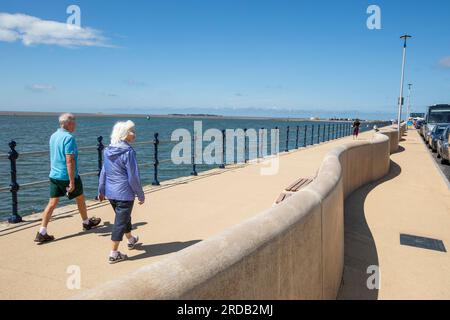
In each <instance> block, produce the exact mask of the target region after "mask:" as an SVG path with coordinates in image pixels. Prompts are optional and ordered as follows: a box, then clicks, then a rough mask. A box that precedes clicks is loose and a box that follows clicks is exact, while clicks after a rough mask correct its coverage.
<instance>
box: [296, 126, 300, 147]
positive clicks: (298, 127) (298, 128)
mask: <svg viewBox="0 0 450 320" xmlns="http://www.w3.org/2000/svg"><path fill="white" fill-rule="evenodd" d="M299 130H300V126H297V137H296V138H295V149H298V132H299Z"/></svg>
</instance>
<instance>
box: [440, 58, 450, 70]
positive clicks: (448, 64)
mask: <svg viewBox="0 0 450 320" xmlns="http://www.w3.org/2000/svg"><path fill="white" fill-rule="evenodd" d="M439 65H440V66H441V67H444V68H450V56H448V57H445V58H443V59H442V60H441V61H439Z"/></svg>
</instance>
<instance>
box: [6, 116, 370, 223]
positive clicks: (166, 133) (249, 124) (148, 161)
mask: <svg viewBox="0 0 450 320" xmlns="http://www.w3.org/2000/svg"><path fill="white" fill-rule="evenodd" d="M118 120H126V119H118V118H116V117H79V118H78V121H77V131H76V132H75V137H76V140H77V144H78V147H79V148H80V147H85V146H96V144H97V137H98V136H103V137H105V139H104V144H105V145H107V144H108V143H109V135H110V132H111V128H112V126H113V125H114V123H115V122H116V121H118ZM131 120H133V121H134V122H135V123H136V129H137V142H145V141H152V140H153V135H154V133H155V132H158V133H159V138H160V140H161V141H162V142H161V144H160V145H159V159H160V161H161V160H165V159H169V158H170V153H171V150H172V147H173V146H174V145H175V143H176V142H170V136H171V134H172V132H173V131H174V130H175V129H177V128H185V129H187V130H189V131H191V132H192V130H193V127H194V121H195V120H197V121H200V120H201V121H202V123H203V130H207V129H209V128H217V129H235V128H242V129H244V128H254V129H259V128H267V129H270V128H274V127H275V126H278V127H279V128H280V151H282V150H284V149H285V145H286V142H285V141H286V127H287V126H290V128H291V130H290V134H289V138H290V139H289V148H290V149H292V148H295V145H296V126H297V125H299V126H301V127H300V136H299V145H300V146H303V144H304V126H305V125H308V126H309V127H308V131H307V144H308V145H309V144H311V125H312V124H314V125H315V137H314V141H317V134H318V132H317V125H318V124H320V125H321V126H322V129H321V130H320V139H321V140H323V138H324V137H323V125H324V124H325V125H328V124H329V123H323V122H322V123H317V122H308V121H303V122H294V121H281V120H249V119H187V118H151V119H149V120H147V119H146V118H131ZM347 125H349V124H348V123H347ZM372 126H373V124H371V125H366V124H364V125H363V126H362V131H365V130H369V129H371V127H372ZM0 127H1V130H0V154H2V155H4V154H6V153H7V152H8V151H9V147H8V143H9V141H11V140H14V141H16V143H17V147H16V150H17V151H18V152H19V154H20V153H23V152H28V151H41V150H43V151H48V140H49V137H50V135H51V134H52V133H53V132H54V131H55V130H56V129H57V128H58V122H57V118H56V117H53V116H0ZM327 130H328V128H327ZM327 130H326V131H325V139H326V138H327V137H328V131H327ZM269 143H270V139H269ZM205 145H206V143H205ZM135 149H136V152H137V155H138V161H139V166H140V171H141V179H142V181H143V185H147V184H151V182H152V180H153V165H152V163H153V144H150V143H149V144H138V145H136V146H135ZM269 150H270V147H269ZM97 166H98V162H97V150H96V149H95V148H92V149H89V150H81V151H80V154H79V172H80V173H86V172H94V171H96V170H97ZM214 167H217V165H198V166H197V170H198V171H199V172H200V171H204V170H208V169H211V168H214ZM49 168H50V162H49V155H48V154H42V155H34V156H26V155H22V156H19V159H18V160H17V180H18V183H19V184H25V183H29V182H33V181H41V180H48V174H49ZM191 171H192V166H191V165H174V164H173V163H171V162H164V163H161V164H160V166H159V170H158V173H159V180H160V181H164V180H168V179H173V178H177V177H181V176H187V175H189V174H190V172H191ZM9 183H10V163H9V160H8V159H7V158H6V159H5V158H4V157H1V158H0V188H4V187H8V186H9ZM83 185H84V189H85V194H86V197H87V198H90V199H93V198H94V197H95V196H96V193H97V176H86V177H83ZM48 189H49V188H48V184H47V183H46V184H43V185H39V186H34V187H29V188H21V190H20V191H19V194H18V198H19V213H20V214H21V215H27V214H31V213H34V212H40V211H42V210H43V208H45V205H46V203H47V201H48V193H49V191H48ZM61 200H62V201H61V205H64V204H67V203H70V201H68V200H67V199H64V198H62V199H61ZM10 214H11V194H10V192H9V191H3V192H0V220H4V219H5V218H6V217H8V216H9V215H10Z"/></svg>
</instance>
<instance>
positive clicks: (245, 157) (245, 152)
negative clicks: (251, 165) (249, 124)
mask: <svg viewBox="0 0 450 320" xmlns="http://www.w3.org/2000/svg"><path fill="white" fill-rule="evenodd" d="M244 163H247V128H245V129H244Z"/></svg>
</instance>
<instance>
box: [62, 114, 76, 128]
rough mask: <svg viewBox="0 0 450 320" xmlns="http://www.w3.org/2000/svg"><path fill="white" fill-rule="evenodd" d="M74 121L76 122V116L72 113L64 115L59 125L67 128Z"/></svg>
mask: <svg viewBox="0 0 450 320" xmlns="http://www.w3.org/2000/svg"><path fill="white" fill-rule="evenodd" d="M72 121H75V116H74V115H73V114H72V113H63V114H62V115H60V116H59V125H60V126H61V127H66V126H67V125H68V124H69V123H70V122H72Z"/></svg>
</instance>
